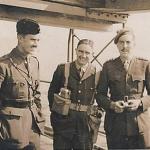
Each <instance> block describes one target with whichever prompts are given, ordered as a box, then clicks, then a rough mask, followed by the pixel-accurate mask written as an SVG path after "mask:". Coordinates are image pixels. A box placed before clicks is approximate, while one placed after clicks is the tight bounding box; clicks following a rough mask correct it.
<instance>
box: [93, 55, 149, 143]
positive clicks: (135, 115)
mask: <svg viewBox="0 0 150 150" xmlns="http://www.w3.org/2000/svg"><path fill="white" fill-rule="evenodd" d="M144 89H146V90H147V95H146V96H143V92H144ZM108 90H109V93H108ZM108 96H109V97H108ZM125 96H128V98H129V99H141V100H142V104H143V107H142V108H139V109H138V110H137V111H135V112H131V113H130V112H127V111H124V112H123V113H115V112H114V111H113V110H110V102H111V101H119V100H124V98H125ZM96 99H97V103H98V104H99V105H100V106H102V107H103V108H104V109H105V110H106V116H105V124H104V128H105V131H106V134H108V135H109V134H111V135H114V138H115V135H129V136H130V135H133V134H137V132H138V133H140V134H141V135H144V142H145V145H146V146H150V116H149V112H148V108H149V107H150V64H149V61H147V60H144V59H140V58H133V59H132V60H131V63H130V65H129V68H128V71H127V72H126V71H125V69H124V67H123V64H122V62H121V59H120V57H118V58H116V59H114V60H110V61H108V62H106V63H105V64H104V66H103V70H102V72H101V76H100V82H99V85H98V93H97V96H96ZM137 130H138V131H137Z"/></svg>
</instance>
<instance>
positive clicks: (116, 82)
mask: <svg viewBox="0 0 150 150" xmlns="http://www.w3.org/2000/svg"><path fill="white" fill-rule="evenodd" d="M121 81H122V79H121V77H120V76H112V77H110V80H109V85H110V88H111V90H114V91H119V89H120V87H121ZM118 88H119V89H118Z"/></svg>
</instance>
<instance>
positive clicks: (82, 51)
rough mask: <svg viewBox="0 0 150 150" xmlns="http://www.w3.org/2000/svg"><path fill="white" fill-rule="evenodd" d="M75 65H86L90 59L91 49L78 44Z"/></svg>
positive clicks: (86, 45)
mask: <svg viewBox="0 0 150 150" xmlns="http://www.w3.org/2000/svg"><path fill="white" fill-rule="evenodd" d="M76 54H77V63H78V64H79V65H80V66H84V65H86V64H87V63H88V62H89V61H90V60H91V58H92V48H91V47H90V46H89V45H88V44H80V45H79V46H78V48H77V49H76Z"/></svg>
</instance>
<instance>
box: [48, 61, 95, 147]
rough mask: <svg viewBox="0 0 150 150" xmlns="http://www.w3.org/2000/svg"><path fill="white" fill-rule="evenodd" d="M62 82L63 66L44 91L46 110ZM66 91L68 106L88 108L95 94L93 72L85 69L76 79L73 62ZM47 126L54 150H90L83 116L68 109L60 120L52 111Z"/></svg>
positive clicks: (87, 127)
mask: <svg viewBox="0 0 150 150" xmlns="http://www.w3.org/2000/svg"><path fill="white" fill-rule="evenodd" d="M64 81H65V77H64V65H63V64H62V65H59V66H58V67H57V69H56V71H55V72H54V75H53V79H52V82H51V85H50V88H49V91H48V99H49V105H50V108H52V104H53V98H54V93H59V92H60V89H61V88H62V87H64ZM68 89H69V90H70V91H71V96H70V99H71V103H76V104H79V105H80V104H81V105H86V106H87V105H90V103H91V100H92V97H93V94H94V92H95V68H94V67H93V66H91V65H89V66H88V68H87V70H86V72H85V73H84V75H83V77H82V78H80V74H79V72H78V70H77V68H76V65H75V62H72V63H71V64H70V72H69V81H68ZM51 125H52V127H53V129H54V149H70V148H76V149H83V150H88V149H91V147H92V144H91V140H92V139H91V135H90V131H89V126H88V116H87V112H83V111H75V110H71V109H70V111H69V115H68V116H62V115H59V114H57V113H55V112H53V111H52V113H51ZM59 138H60V139H61V140H59ZM62 139H63V140H64V142H62ZM71 143H72V144H71Z"/></svg>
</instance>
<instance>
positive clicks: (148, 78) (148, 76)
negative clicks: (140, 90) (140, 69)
mask: <svg viewBox="0 0 150 150" xmlns="http://www.w3.org/2000/svg"><path fill="white" fill-rule="evenodd" d="M145 86H146V90H147V95H145V96H144V97H142V98H141V101H142V104H143V111H144V110H146V109H148V108H149V107H150V62H148V65H147V67H146V71H145Z"/></svg>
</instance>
